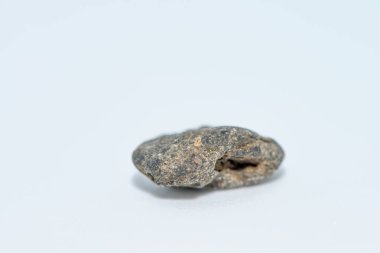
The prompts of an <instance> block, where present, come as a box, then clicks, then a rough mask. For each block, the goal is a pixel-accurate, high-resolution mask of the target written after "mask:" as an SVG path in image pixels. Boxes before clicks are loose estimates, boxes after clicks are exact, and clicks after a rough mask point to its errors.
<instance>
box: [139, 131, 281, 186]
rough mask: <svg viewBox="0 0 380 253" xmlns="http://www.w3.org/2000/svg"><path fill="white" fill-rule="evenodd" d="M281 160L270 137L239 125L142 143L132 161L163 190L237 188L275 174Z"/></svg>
mask: <svg viewBox="0 0 380 253" xmlns="http://www.w3.org/2000/svg"><path fill="white" fill-rule="evenodd" d="M283 158H284V151H283V150H282V148H281V147H280V146H279V144H277V142H275V141H274V140H272V139H270V138H265V137H261V136H259V135H258V134H256V133H255V132H252V131H250V130H248V129H244V128H240V127H230V126H223V127H202V128H199V129H195V130H188V131H185V132H183V133H179V134H172V135H163V136H160V137H158V138H155V139H152V140H149V141H146V142H144V143H142V144H141V145H140V146H139V147H137V149H136V150H135V151H134V152H133V155H132V159H133V163H134V164H135V166H136V167H137V168H138V170H139V171H140V172H142V173H143V174H144V175H146V176H147V177H148V178H150V179H151V180H152V181H153V182H155V183H156V184H158V185H162V186H170V187H191V188H203V187H205V186H211V187H216V188H235V187H241V186H248V185H253V184H256V183H258V182H260V181H262V180H264V179H266V178H268V177H269V176H271V175H272V174H273V172H274V171H275V170H276V169H277V168H278V167H279V165H280V163H281V162H282V160H283Z"/></svg>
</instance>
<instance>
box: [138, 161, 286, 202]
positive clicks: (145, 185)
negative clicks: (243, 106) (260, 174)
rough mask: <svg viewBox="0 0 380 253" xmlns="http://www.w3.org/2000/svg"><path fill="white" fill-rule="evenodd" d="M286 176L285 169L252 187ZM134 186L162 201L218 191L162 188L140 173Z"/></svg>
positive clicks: (210, 189) (189, 197) (211, 189)
mask: <svg viewBox="0 0 380 253" xmlns="http://www.w3.org/2000/svg"><path fill="white" fill-rule="evenodd" d="M284 175H285V170H284V169H283V168H280V169H279V170H278V171H277V172H276V173H274V175H273V176H272V177H270V178H268V179H267V180H265V181H263V182H261V183H259V184H256V185H252V186H248V187H249V188H251V187H258V186H261V185H266V184H270V183H272V182H274V181H277V180H278V179H280V178H282V177H283V176H284ZM132 184H133V185H134V186H135V187H136V188H138V189H140V190H142V191H144V192H147V193H149V194H151V195H153V196H154V197H156V198H161V199H194V198H197V197H200V196H204V195H207V194H209V193H212V192H216V191H217V190H216V189H213V188H203V189H194V188H173V187H162V186H158V185H156V184H154V183H153V182H152V181H150V180H149V179H148V178H146V177H145V176H144V175H142V174H140V173H135V174H134V175H133V177H132ZM236 189H241V188H233V189H226V190H236Z"/></svg>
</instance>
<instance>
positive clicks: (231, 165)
mask: <svg viewBox="0 0 380 253" xmlns="http://www.w3.org/2000/svg"><path fill="white" fill-rule="evenodd" d="M258 165H259V163H258V162H254V161H248V160H238V159H234V158H228V157H222V158H220V159H219V160H218V161H217V162H216V164H215V170H216V171H222V170H226V169H229V170H233V171H236V172H238V171H243V170H244V169H246V168H248V167H251V168H252V167H257V166H258Z"/></svg>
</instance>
